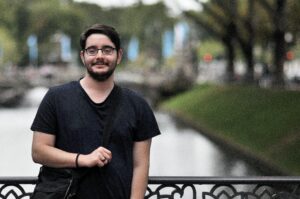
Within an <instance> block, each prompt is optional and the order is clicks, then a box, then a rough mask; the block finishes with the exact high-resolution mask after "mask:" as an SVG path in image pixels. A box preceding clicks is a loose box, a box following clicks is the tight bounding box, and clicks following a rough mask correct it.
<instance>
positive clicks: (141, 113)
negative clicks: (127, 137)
mask: <svg viewBox="0 0 300 199" xmlns="http://www.w3.org/2000/svg"><path fill="white" fill-rule="evenodd" d="M137 119H138V123H137V126H138V127H137V132H135V135H134V141H143V140H147V139H149V138H152V137H154V136H157V135H159V134H160V130H159V127H158V124H157V121H156V118H155V116H154V113H153V111H152V109H151V107H150V106H149V104H148V103H147V102H146V101H145V100H144V99H141V100H140V102H139V103H138V118H137Z"/></svg>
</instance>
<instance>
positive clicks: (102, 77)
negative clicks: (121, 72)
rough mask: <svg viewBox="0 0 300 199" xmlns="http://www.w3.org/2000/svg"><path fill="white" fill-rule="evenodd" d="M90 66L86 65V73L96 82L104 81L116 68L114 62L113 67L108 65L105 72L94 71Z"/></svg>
mask: <svg viewBox="0 0 300 199" xmlns="http://www.w3.org/2000/svg"><path fill="white" fill-rule="evenodd" d="M92 67H93V65H92V66H86V69H87V72H88V74H89V75H90V76H91V77H92V78H93V79H94V80H96V81H98V82H103V81H106V80H107V79H108V78H109V77H110V76H111V75H112V74H113V73H114V71H115V69H116V64H114V65H113V67H110V68H109V70H108V71H107V72H102V73H100V72H95V71H93V70H92Z"/></svg>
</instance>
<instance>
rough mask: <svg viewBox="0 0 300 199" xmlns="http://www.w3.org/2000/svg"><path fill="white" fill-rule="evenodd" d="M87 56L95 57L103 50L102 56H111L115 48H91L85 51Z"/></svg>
mask: <svg viewBox="0 0 300 199" xmlns="http://www.w3.org/2000/svg"><path fill="white" fill-rule="evenodd" d="M84 50H85V52H86V54H87V55H89V56H95V55H97V54H98V51H99V50H101V53H102V55H111V54H113V52H114V50H116V49H115V48H113V47H111V46H104V47H103V48H96V47H89V48H86V49H84Z"/></svg>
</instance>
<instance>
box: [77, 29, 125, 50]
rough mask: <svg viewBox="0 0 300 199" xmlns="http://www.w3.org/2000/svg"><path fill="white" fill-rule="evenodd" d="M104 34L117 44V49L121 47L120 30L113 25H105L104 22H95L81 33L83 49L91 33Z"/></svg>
mask: <svg viewBox="0 0 300 199" xmlns="http://www.w3.org/2000/svg"><path fill="white" fill-rule="evenodd" d="M95 33H99V34H103V35H106V36H107V37H108V38H109V39H110V40H111V41H112V42H113V43H114V44H115V46H116V49H117V51H119V49H120V48H121V41H120V37H119V34H118V32H117V31H116V30H115V29H114V28H113V27H111V26H107V25H103V24H94V25H92V26H90V27H89V28H87V29H86V30H85V31H84V32H83V33H82V34H81V35H80V46H81V49H82V50H83V49H85V44H86V40H87V38H88V37H89V36H90V35H91V34H95Z"/></svg>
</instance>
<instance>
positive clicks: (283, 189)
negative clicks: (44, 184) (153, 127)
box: [0, 176, 300, 199]
mask: <svg viewBox="0 0 300 199" xmlns="http://www.w3.org/2000/svg"><path fill="white" fill-rule="evenodd" d="M36 182H37V178H36V177H0V199H2V198H3V199H25V198H29V197H30V195H31V193H32V191H33V189H34V185H35V184H36ZM145 198H147V199H152V198H153V199H173V198H174V199H175V198H185V199H198V198H199V199H237V198H239V199H256V198H257V199H258V198H259V199H276V198H278V199H281V198H282V199H300V176H254V177H163V176H161V177H154V176H151V177H150V178H149V184H148V188H147V192H146V196H145Z"/></svg>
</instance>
